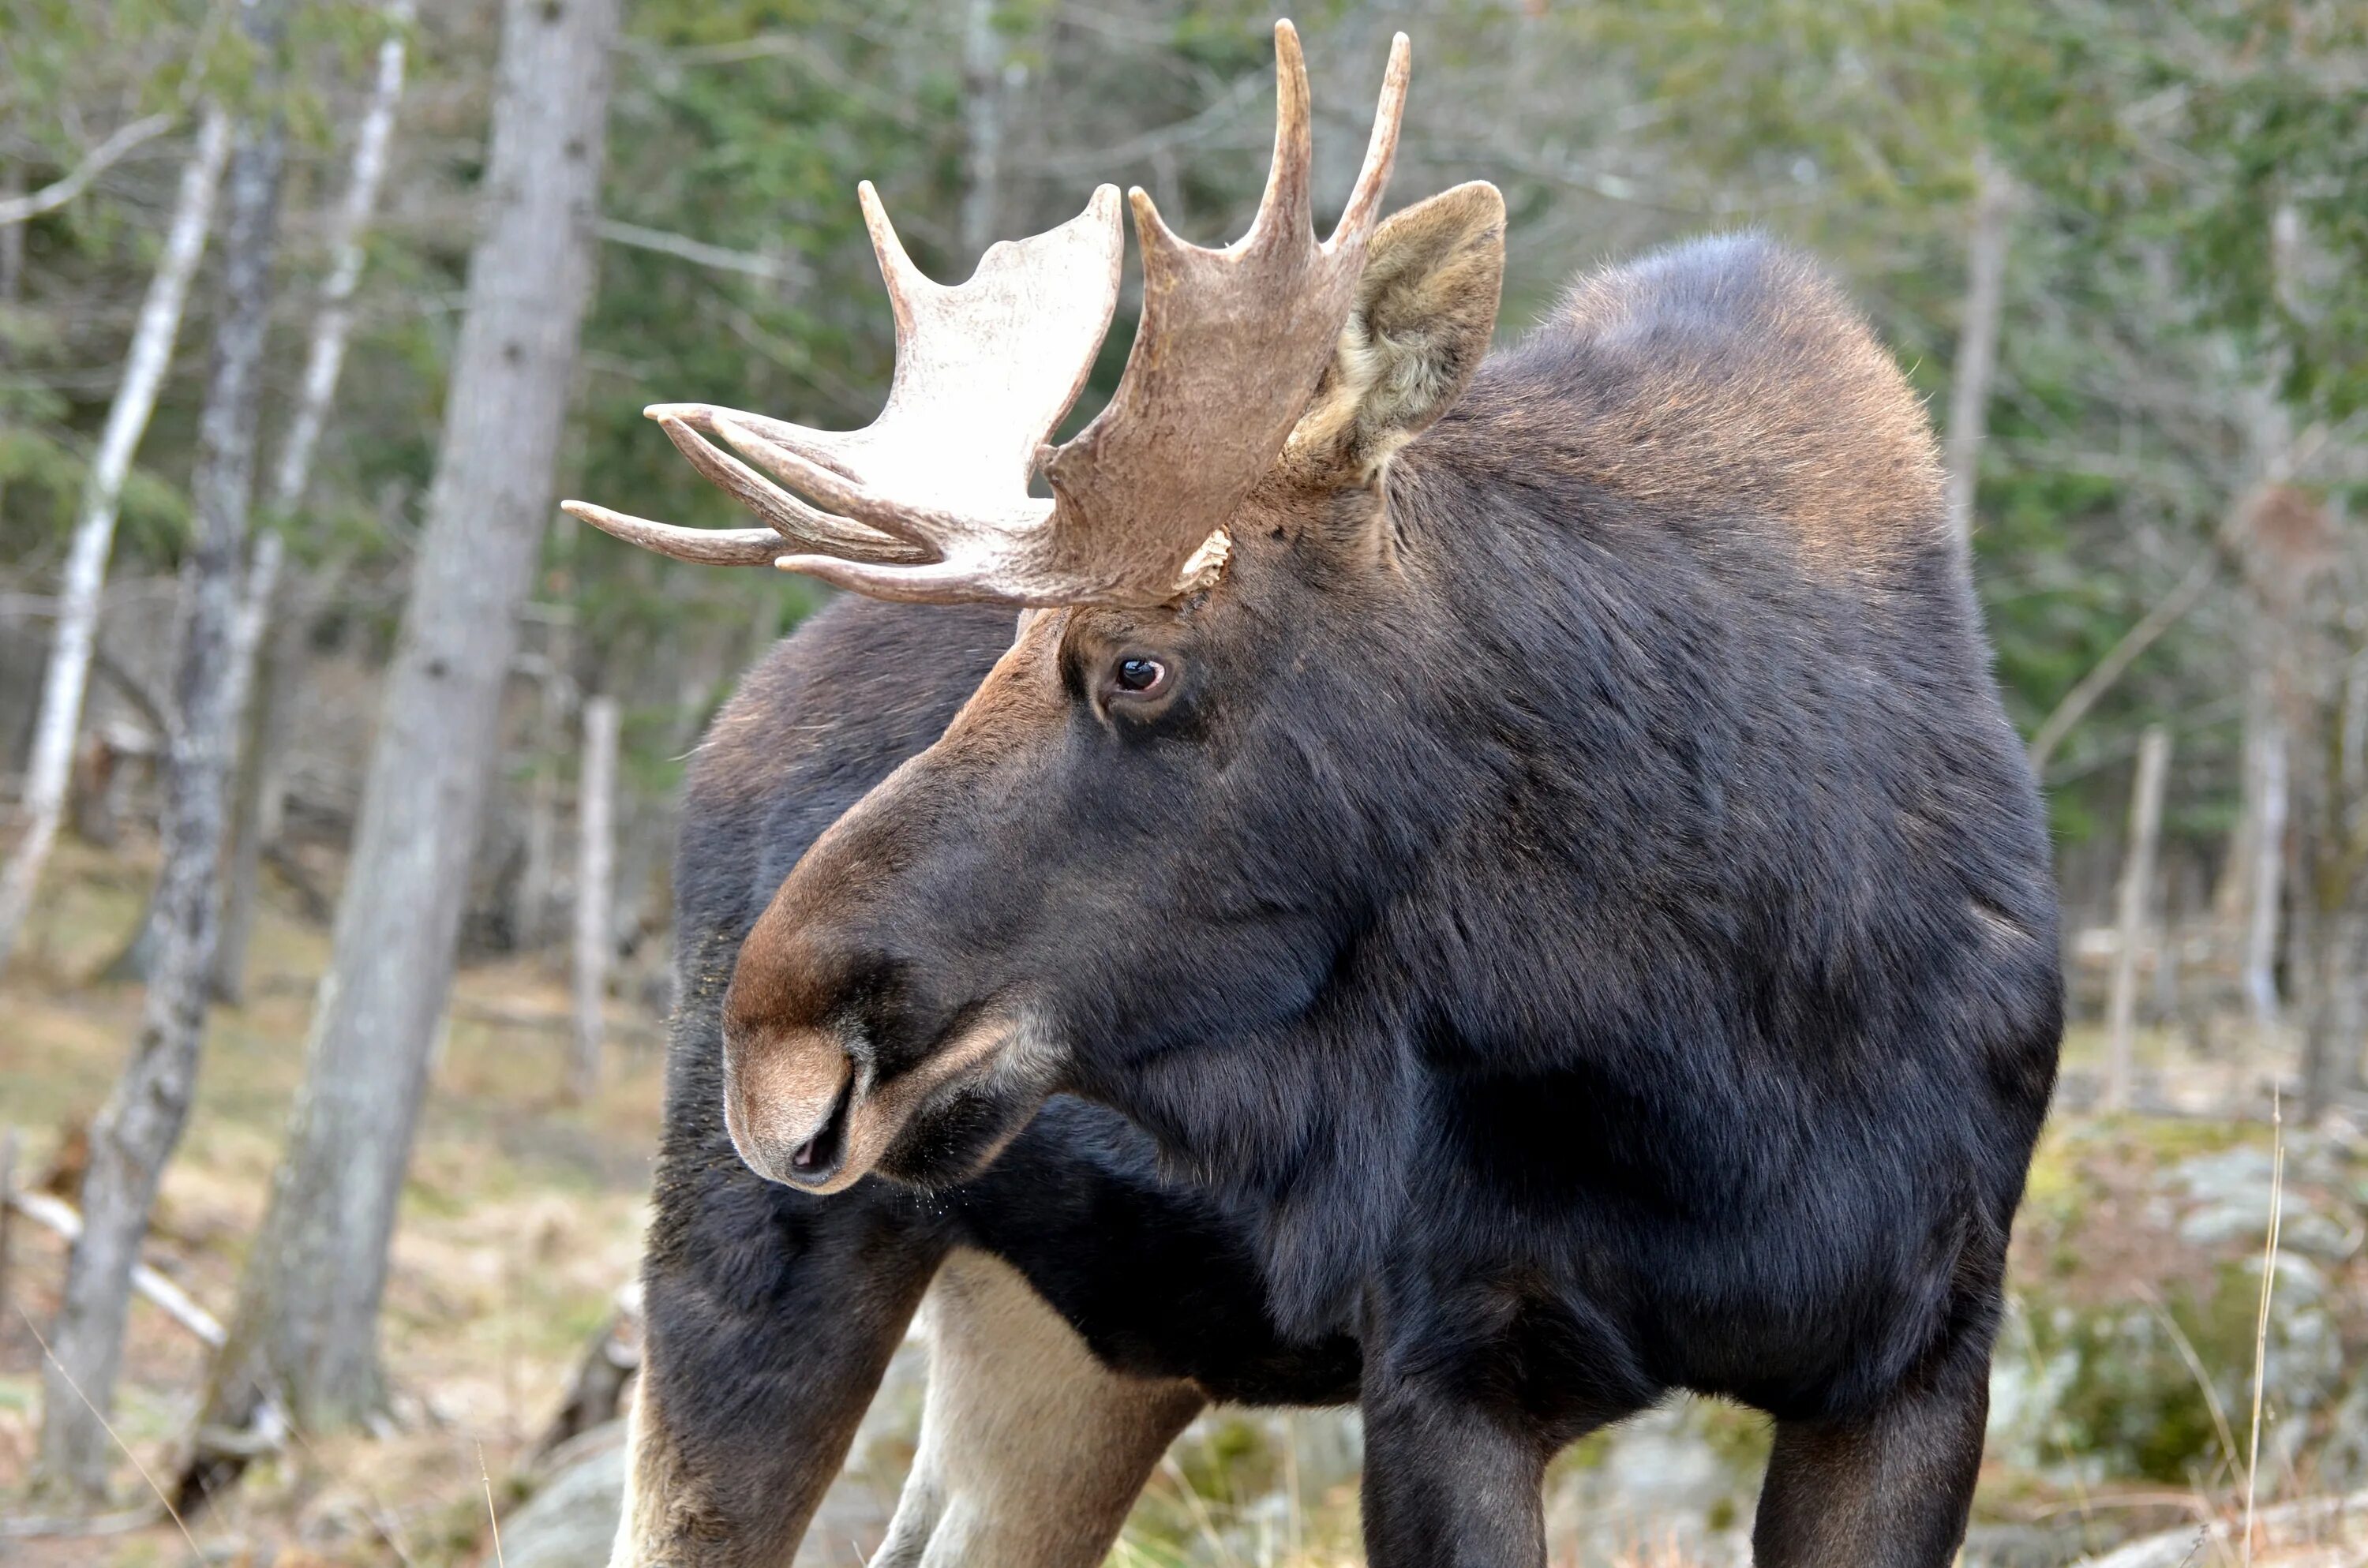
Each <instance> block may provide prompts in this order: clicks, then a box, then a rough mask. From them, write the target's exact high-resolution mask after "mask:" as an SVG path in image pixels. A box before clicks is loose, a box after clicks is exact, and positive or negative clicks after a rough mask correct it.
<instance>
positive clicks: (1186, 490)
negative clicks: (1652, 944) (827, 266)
mask: <svg viewBox="0 0 2368 1568" xmlns="http://www.w3.org/2000/svg"><path fill="white" fill-rule="evenodd" d="M1274 42H1275V70H1276V75H1277V78H1278V80H1277V85H1276V99H1277V102H1276V115H1275V132H1274V162H1273V166H1272V168H1271V169H1270V170H1269V174H1268V176H1267V185H1266V194H1265V196H1264V198H1263V199H1261V200H1260V201H1259V203H1258V218H1257V220H1256V221H1255V222H1252V223H1251V225H1250V230H1249V233H1247V234H1246V235H1244V236H1243V237H1242V238H1241V239H1240V240H1239V241H1237V242H1236V243H1235V244H1232V245H1230V246H1228V247H1226V248H1225V249H1224V250H1207V249H1203V248H1202V247H1201V246H1199V245H1194V244H1187V243H1186V242H1185V241H1183V240H1180V239H1178V238H1177V237H1176V235H1175V234H1174V233H1171V232H1170V231H1169V230H1168V228H1167V225H1166V224H1165V223H1163V222H1160V219H1159V214H1158V211H1157V210H1156V209H1155V208H1154V207H1153V206H1152V202H1151V198H1150V197H1149V196H1147V195H1145V194H1144V192H1143V191H1141V190H1136V191H1133V192H1132V193H1131V195H1130V200H1131V201H1132V203H1133V208H1134V220H1135V231H1136V234H1137V236H1138V238H1139V240H1140V242H1141V244H1142V246H1143V278H1144V281H1143V314H1142V319H1141V323H1140V324H1139V325H1138V327H1137V329H1136V332H1135V338H1134V347H1133V351H1132V352H1131V353H1130V354H1129V355H1128V357H1127V362H1126V371H1125V374H1124V375H1123V376H1121V379H1120V381H1119V386H1118V391H1117V392H1116V393H1115V394H1113V395H1112V397H1111V398H1110V405H1109V406H1108V407H1106V408H1104V409H1103V410H1102V412H1101V413H1100V414H1099V415H1097V416H1096V417H1095V419H1094V420H1093V422H1092V423H1091V424H1089V425H1087V426H1086V428H1085V429H1083V430H1082V431H1080V432H1078V433H1077V435H1076V437H1075V438H1074V439H1072V440H1070V441H1068V442H1066V443H1065V444H1064V445H1063V446H1061V447H1059V448H1058V449H1053V448H1048V447H1046V446H1044V445H1043V442H1044V440H1045V438H1046V437H1048V436H1050V435H1051V433H1052V431H1053V427H1054V426H1057V425H1058V424H1059V423H1060V421H1061V417H1062V415H1064V414H1066V413H1067V412H1068V410H1069V405H1070V404H1071V403H1075V402H1076V396H1077V393H1078V392H1079V391H1080V390H1081V389H1082V388H1083V387H1084V385H1085V381H1086V375H1087V371H1088V370H1089V369H1091V368H1092V365H1093V361H1094V356H1095V353H1096V352H1097V350H1099V347H1100V346H1101V342H1102V338H1103V336H1104V335H1105V334H1106V333H1107V332H1108V331H1109V329H1110V316H1111V313H1112V312H1114V311H1115V310H1116V308H1117V303H1118V288H1119V265H1120V262H1121V258H1122V256H1123V250H1124V244H1125V242H1124V240H1123V238H1122V237H1121V233H1120V228H1119V222H1118V192H1117V190H1116V189H1115V188H1114V187H1110V186H1104V187H1101V188H1100V189H1099V190H1097V191H1096V192H1095V193H1094V198H1093V200H1092V201H1091V202H1090V203H1088V204H1087V208H1086V210H1085V211H1084V212H1082V213H1080V214H1079V215H1078V216H1077V217H1076V218H1073V219H1071V220H1070V221H1069V222H1066V223H1064V224H1062V225H1061V226H1060V227H1059V228H1056V229H1053V230H1050V231H1048V232H1046V233H1042V234H1038V235H1036V236H1035V237H1034V238H1032V239H1028V240H1023V241H1020V242H1019V243H1018V244H996V245H995V246H993V247H991V248H990V249H989V250H988V251H987V253H986V255H985V256H984V257H983V258H981V260H980V262H979V265H978V270H977V272H976V273H975V274H974V275H973V277H972V278H971V279H970V281H969V282H967V283H964V284H962V286H961V287H959V288H951V289H950V288H947V287H945V286H943V285H941V284H938V283H933V282H931V281H930V280H929V279H928V278H924V277H923V276H921V274H920V272H919V271H918V270H916V268H915V267H914V266H913V263H912V261H911V260H910V258H908V257H907V256H905V250H904V247H903V245H901V244H898V243H897V239H896V234H895V231H894V229H892V228H890V227H889V224H888V219H887V215H886V213H885V212H883V211H882V209H881V206H880V200H879V198H878V196H877V195H876V194H875V193H874V192H873V190H872V188H871V186H870V185H869V184H866V185H864V186H863V187H861V190H860V194H861V199H862V202H863V215H864V220H865V222H866V223H867V224H868V225H869V226H870V228H871V243H872V247H873V249H874V250H876V251H877V252H878V253H879V256H880V270H881V274H882V278H885V280H886V282H887V285H888V297H889V302H890V304H891V306H892V307H893V308H894V312H895V318H896V374H895V380H894V384H893V386H892V387H891V389H890V391H889V394H888V404H887V407H886V408H885V409H883V410H882V413H881V415H880V417H879V418H878V419H876V420H874V421H873V422H872V423H871V425H870V426H867V427H866V428H864V429H861V430H855V431H846V432H832V431H825V430H812V429H808V428H806V427H805V426H801V425H791V424H786V423H783V422H782V421H780V420H776V419H768V418H766V417H764V416H763V415H754V414H743V413H738V412H736V411H734V410H732V409H725V408H712V407H709V406H707V405H705V404H700V403H667V404H659V405H655V406H654V407H652V408H651V409H650V410H649V414H650V416H651V417H652V418H654V419H655V420H657V421H658V423H659V424H660V426H663V427H664V428H665V430H666V435H667V436H668V437H670V438H672V440H673V441H674V443H675V445H676V446H677V447H679V448H680V449H682V451H683V454H684V455H685V456H686V457H688V458H689V459H690V460H691V462H692V464H693V465H694V466H696V467H697V468H698V469H699V471H700V472H701V473H703V474H705V475H706V476H707V477H708V478H709V479H711V480H712V481H714V482H715V483H718V484H720V485H722V486H723V488H724V489H726V490H729V491H730V492H732V494H734V495H736V496H738V497H739V498H740V499H741V500H742V501H743V502H745V503H746V505H747V506H749V507H750V508H752V509H753V510H754V511H756V513H757V515H758V516H759V517H763V518H764V519H765V520H766V521H767V522H768V523H769V524H771V525H772V527H771V528H770V529H764V528H741V529H728V530H705V529H697V528H675V527H673V526H671V525H669V524H666V523H655V522H650V521H648V520H646V519H644V518H640V517H626V516H624V515H623V514H620V513H617V512H610V511H608V510H606V509H605V508H602V507H598V506H588V505H586V504H585V503H583V502H580V501H569V502H565V503H564V506H565V507H566V509H567V510H568V511H569V512H571V513H573V514H574V515H575V516H576V517H581V518H583V519H584V520H585V521H586V522H588V523H591V524H592V525H594V526H595V527H597V528H604V529H606V530H607V531H609V533H612V534H615V535H617V536H618V537H619V538H620V539H623V540H629V541H630V542H632V543H634V544H638V545H642V546H643V547H645V548H647V549H650V550H655V551H659V552H660V553H662V554H666V555H672V556H675V557H677V559H680V560H685V561H701V562H714V563H719V564H753V563H756V562H762V561H766V560H773V561H774V562H775V564H777V565H779V566H780V567H782V568H784V569H786V570H789V571H793V572H804V573H808V574H812V575H814V576H816V577H819V578H822V579H823V580H824V581H825V582H828V583H832V584H835V585H837V586H839V587H843V588H850V589H853V590H855V591H856V592H859V593H863V594H868V595H871V597H875V598H886V599H910V600H920V601H930V602H939V603H949V602H956V601H962V600H989V601H996V602H1000V603H1007V604H1014V605H1068V604H1126V605H1156V604H1163V603H1167V602H1168V601H1170V600H1173V599H1175V598H1177V597H1179V596H1181V595H1183V594H1187V593H1190V592H1192V591H1194V590H1195V589H1197V588H1200V587H1202V586H1205V585H1207V584H1208V583H1210V582H1211V581H1213V580H1214V578H1215V576H1216V574H1218V573H1219V572H1220V571H1222V570H1223V568H1224V559H1225V552H1226V550H1227V549H1228V547H1229V544H1228V541H1227V540H1226V539H1225V537H1224V533H1223V531H1222V525H1223V524H1224V520H1225V518H1226V517H1229V516H1230V515H1231V514H1232V512H1233V510H1234V508H1235V506H1238V505H1239V504H1240V502H1241V499H1242V497H1243V496H1244V495H1245V494H1247V493H1248V491H1249V488H1250V486H1251V485H1253V484H1255V483H1257V482H1258V478H1259V476H1260V475H1262V474H1263V473H1265V472H1266V471H1267V469H1268V468H1269V466H1270V465H1271V464H1272V463H1273V461H1274V459H1275V456H1276V454H1277V453H1278V452H1279V451H1281V448H1282V444H1283V442H1284V440H1285V439H1286V438H1287V437H1289V436H1290V434H1291V430H1292V426H1293V425H1294V424H1295V423H1296V422H1297V421H1298V418H1299V415H1300V414H1301V413H1302V412H1303V411H1304V409H1305V407H1306V405H1307V400H1308V398H1309V397H1310V396H1312V395H1313V394H1314V392H1315V386H1316V382H1317V381H1319V380H1320V379H1321V378H1322V376H1323V373H1324V369H1325V367H1326V365H1327V364H1328V363H1329V362H1330V360H1331V357H1332V352H1333V346H1334V344H1335V342H1336V340H1337V339H1338V336H1339V335H1340V329H1341V326H1342V324H1344V323H1345V322H1346V321H1347V320H1348V315H1349V305H1350V302H1351V300H1352V298H1353V295H1354V292H1355V290H1356V286H1357V278H1358V275H1359V273H1360V271H1361V270H1362V269H1363V267H1364V260H1365V244H1366V242H1367V240H1368V239H1370V238H1371V237H1372V232H1373V227H1374V225H1375V223H1376V222H1378V221H1379V219H1380V216H1381V203H1382V190H1383V186H1384V185H1386V184H1387V183H1388V180H1389V174H1390V165H1391V161H1392V159H1393V157H1394V156H1395V153H1396V149H1397V136H1398V124H1399V120H1400V119H1401V118H1402V116H1403V115H1404V112H1405V108H1406V79H1407V55H1408V51H1407V45H1406V36H1405V35H1404V34H1403V33H1401V34H1400V35H1398V37H1397V39H1396V40H1395V42H1394V43H1393V44H1392V46H1391V49H1390V62H1389V69H1388V73H1387V74H1386V75H1385V76H1384V77H1383V83H1382V99H1381V107H1380V108H1379V110H1378V111H1377V112H1376V114H1375V117H1374V120H1373V133H1372V142H1370V143H1369V144H1368V146H1367V148H1366V150H1365V163H1364V167H1363V169H1362V171H1361V172H1360V174H1359V175H1358V176H1357V184H1356V187H1355V189H1354V190H1353V191H1352V192H1351V193H1350V195H1349V205H1348V207H1347V209H1346V210H1344V211H1343V212H1342V213H1341V215H1340V222H1339V223H1338V225H1336V226H1335V228H1334V229H1333V231H1332V237H1331V238H1330V239H1328V240H1326V241H1324V242H1322V243H1320V244H1319V243H1318V242H1317V241H1316V238H1315V226H1314V222H1313V218H1312V214H1311V209H1310V200H1309V194H1308V170H1309V163H1310V147H1309V137H1308V89H1307V68H1306V65H1305V62H1304V61H1303V60H1302V59H1301V56H1300V51H1299V35H1298V33H1297V32H1296V31H1295V30H1293V28H1292V25H1291V24H1290V23H1289V22H1278V23H1277V24H1275V29H1274ZM705 437H716V438H717V439H720V440H721V441H723V443H724V444H725V445H727V446H729V447H731V448H732V449H734V451H737V452H738V453H740V454H741V457H744V458H746V459H747V460H748V462H743V461H741V460H739V459H737V458H734V457H733V456H731V455H730V454H729V453H726V452H723V451H720V450H718V449H716V448H715V447H714V446H713V445H712V443H711V442H710V441H709V440H707V439H706V438H705ZM750 462H753V463H755V464H757V465H758V466H759V467H761V468H763V469H764V470H765V471H766V472H767V473H769V474H771V475H773V476H774V477H775V478H778V479H779V480H780V481H781V483H784V484H788V485H790V486H792V487H793V488H794V489H795V490H797V491H798V492H800V493H801V494H803V495H804V496H805V497H807V498H808V499H806V500H801V499H800V498H799V496H798V495H793V494H790V493H789V492H788V491H785V490H783V489H782V488H781V487H780V485H779V484H776V483H773V482H772V481H771V480H769V479H768V478H766V477H765V474H762V473H758V472H756V470H755V469H752V468H750V467H749V466H748V463H750ZM1039 469H1041V470H1042V472H1043V473H1044V476H1045V478H1046V479H1047V481H1048V482H1049V483H1051V486H1052V490H1053V498H1052V499H1051V500H1045V499H1042V498H1041V497H1037V496H1031V495H1030V494H1029V493H1028V486H1029V481H1030V477H1031V476H1032V475H1033V474H1034V473H1035V472H1038V470H1039ZM810 503H811V504H810ZM783 540H787V541H788V543H789V544H790V546H791V550H790V551H789V552H788V553H786V554H784V553H782V552H781V541H783Z"/></svg>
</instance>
